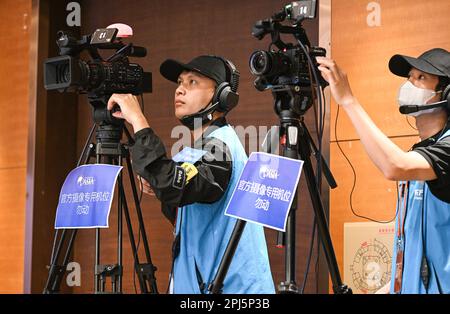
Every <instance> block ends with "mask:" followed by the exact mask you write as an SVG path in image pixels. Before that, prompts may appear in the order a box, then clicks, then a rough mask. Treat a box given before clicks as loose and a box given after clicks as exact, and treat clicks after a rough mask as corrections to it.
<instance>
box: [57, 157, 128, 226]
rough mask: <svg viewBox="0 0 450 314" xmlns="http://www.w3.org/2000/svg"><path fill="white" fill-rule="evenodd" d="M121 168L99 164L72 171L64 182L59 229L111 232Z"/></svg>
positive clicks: (58, 212) (61, 194) (58, 213)
mask: <svg viewBox="0 0 450 314" xmlns="http://www.w3.org/2000/svg"><path fill="white" fill-rule="evenodd" d="M121 170H122V167H121V166H114V165H105V164H95V165H84V166H80V167H78V168H76V169H74V170H72V171H71V172H70V173H69V175H68V176H67V178H66V180H65V181H64V184H63V187H62V189H61V193H60V195H59V202H58V208H57V210H56V220H55V229H75V228H77V229H78V228H108V217H109V212H110V210H111V203H112V200H113V196H114V187H115V185H116V181H117V177H118V175H119V173H120V171H121Z"/></svg>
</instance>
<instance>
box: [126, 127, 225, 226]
mask: <svg viewBox="0 0 450 314" xmlns="http://www.w3.org/2000/svg"><path fill="white" fill-rule="evenodd" d="M226 124H227V122H226V120H225V118H219V119H217V120H215V121H214V122H213V123H212V124H211V125H210V126H209V127H208V128H207V129H206V130H205V132H204V133H203V136H202V137H201V138H200V139H198V140H197V141H196V142H195V143H194V147H195V148H197V149H202V150H204V151H206V153H205V154H204V155H203V157H201V158H200V159H199V160H198V161H196V162H195V163H194V164H193V166H194V167H195V168H196V169H192V166H191V165H189V168H186V167H184V166H185V165H183V162H175V161H174V160H172V159H171V158H168V157H167V155H166V150H165V148H164V145H163V143H162V141H161V139H160V138H159V137H158V136H157V135H156V134H155V133H154V132H153V130H152V129H151V128H145V129H142V130H140V131H138V132H137V133H136V134H135V143H134V145H132V146H131V147H130V150H131V158H132V160H133V167H134V169H135V170H136V172H137V173H138V174H139V175H140V176H141V177H142V178H144V179H145V180H146V181H148V182H149V184H150V186H151V187H152V189H153V191H154V192H155V195H156V197H157V198H158V199H159V200H160V201H161V203H162V211H163V213H164V215H165V216H166V217H167V218H168V219H169V220H170V221H171V222H172V224H174V223H175V219H176V208H177V207H179V206H184V205H188V204H192V203H196V202H198V203H213V202H215V201H217V200H219V199H220V198H221V197H222V196H223V194H224V193H225V191H226V189H227V187H228V183H229V181H230V178H231V172H232V161H231V154H230V151H229V149H228V147H227V146H226V144H225V143H224V142H222V141H220V140H218V139H216V138H213V137H209V138H207V135H209V134H210V133H211V132H212V131H214V130H216V129H217V128H220V127H223V126H225V125H226ZM187 171H192V173H195V175H194V176H193V177H190V176H189V174H187Z"/></svg>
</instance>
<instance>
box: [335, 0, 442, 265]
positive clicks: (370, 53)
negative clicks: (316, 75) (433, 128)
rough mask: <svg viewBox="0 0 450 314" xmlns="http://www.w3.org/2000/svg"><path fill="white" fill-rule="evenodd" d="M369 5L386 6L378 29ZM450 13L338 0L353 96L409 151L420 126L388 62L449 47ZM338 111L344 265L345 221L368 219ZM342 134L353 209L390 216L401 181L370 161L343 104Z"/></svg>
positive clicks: (338, 35)
mask: <svg viewBox="0 0 450 314" xmlns="http://www.w3.org/2000/svg"><path fill="white" fill-rule="evenodd" d="M369 3H378V4H379V5H380V9H381V11H380V12H381V25H380V26H378V27H369V26H368V23H367V17H368V15H369V14H371V11H372V10H368V9H367V6H368V5H369ZM448 12H450V1H448V0H429V1H410V0H379V1H369V0H332V31H331V43H332V45H331V46H332V56H333V58H334V59H335V60H336V62H337V63H338V64H339V65H340V66H341V67H342V68H343V69H344V71H346V72H347V74H348V76H349V78H350V83H351V86H352V89H353V92H354V94H355V95H356V96H357V97H358V99H359V101H360V102H361V104H362V105H363V106H364V108H365V109H366V110H367V112H368V113H369V115H370V116H371V117H372V118H373V120H374V121H375V123H376V124H377V125H378V127H380V129H381V130H382V131H383V132H384V133H385V134H386V135H388V136H389V137H390V138H391V139H392V140H393V141H394V142H395V143H396V144H398V145H399V146H400V147H401V148H403V149H405V150H406V149H408V148H409V147H410V146H411V145H412V144H413V143H415V142H416V141H417V139H418V137H417V132H416V131H415V130H414V129H413V128H411V127H410V126H409V125H408V123H407V121H406V118H405V116H402V115H401V114H400V113H399V112H398V106H397V102H396V95H397V91H398V87H399V85H400V84H401V83H402V82H403V79H402V78H399V77H396V76H394V75H392V74H391V73H390V72H389V69H388V66H387V64H388V61H389V59H390V57H391V56H392V55H394V54H396V53H400V54H406V55H411V56H418V55H419V54H420V53H422V52H424V51H425V50H428V49H430V48H433V47H442V48H445V49H447V50H449V49H450V28H449V27H448ZM336 110H337V107H336V103H334V102H332V105H331V112H332V113H331V127H330V133H331V144H330V146H331V147H330V155H331V157H330V159H331V160H330V164H331V169H332V171H333V174H334V175H335V177H336V180H337V182H338V185H339V187H338V188H337V189H335V190H332V192H331V195H330V223H331V225H330V226H331V227H330V228H331V235H332V238H333V243H334V246H335V251H336V255H337V259H338V263H339V266H340V269H341V271H342V269H343V268H342V262H343V231H344V227H343V224H344V223H345V222H356V221H364V220H362V219H360V218H357V217H355V216H354V215H353V214H352V213H351V210H350V202H349V196H350V191H351V188H352V185H353V174H352V172H351V169H350V166H349V165H348V163H347V162H346V160H345V159H344V157H343V156H342V154H341V152H340V151H339V150H338V147H337V144H336V137H335V133H334V129H335V128H334V127H335V119H336ZM411 122H412V123H413V122H414V121H413V120H412V119H411ZM337 136H338V141H339V143H340V145H341V147H342V148H343V150H344V152H345V154H346V155H347V156H348V158H349V159H350V161H351V162H352V164H353V166H354V167H355V171H356V175H357V181H356V187H355V192H354V194H353V208H354V210H355V211H356V212H357V213H359V214H362V215H365V216H370V217H372V218H375V219H377V220H387V219H391V218H392V217H393V216H394V215H395V205H396V204H395V202H396V185H395V182H390V181H387V180H386V179H384V177H383V176H382V175H381V173H380V172H379V171H378V170H377V169H376V168H375V166H374V165H373V164H372V163H371V161H370V160H369V158H368V156H367V154H366V153H365V151H364V149H363V147H362V145H361V142H360V141H359V140H358V136H357V135H356V132H355V130H354V128H353V127H352V125H351V123H350V121H349V119H348V118H347V117H346V116H345V112H344V111H342V110H341V112H340V114H339V119H338V127H337Z"/></svg>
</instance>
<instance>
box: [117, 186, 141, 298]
mask: <svg viewBox="0 0 450 314" xmlns="http://www.w3.org/2000/svg"><path fill="white" fill-rule="evenodd" d="M119 189H120V194H122V195H123V198H122V200H123V207H124V214H125V221H126V224H127V229H128V235H129V238H130V244H131V251H132V253H133V258H134V269H135V271H136V274H137V275H138V279H139V286H140V288H141V292H142V293H148V289H147V285H146V284H145V281H144V280H143V278H142V276H139V269H138V267H139V264H140V263H139V255H138V252H137V247H136V242H135V238H134V232H133V226H132V225H131V218H130V212H129V209H128V204H127V199H126V196H125V191H124V189H123V185H122V184H119Z"/></svg>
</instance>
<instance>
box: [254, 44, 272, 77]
mask: <svg viewBox="0 0 450 314" xmlns="http://www.w3.org/2000/svg"><path fill="white" fill-rule="evenodd" d="M270 70H271V60H270V57H269V55H268V53H267V52H266V51H262V50H260V51H256V52H254V53H253V54H252V55H251V57H250V72H252V74H253V75H258V76H260V75H265V74H267V73H269V72H270Z"/></svg>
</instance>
